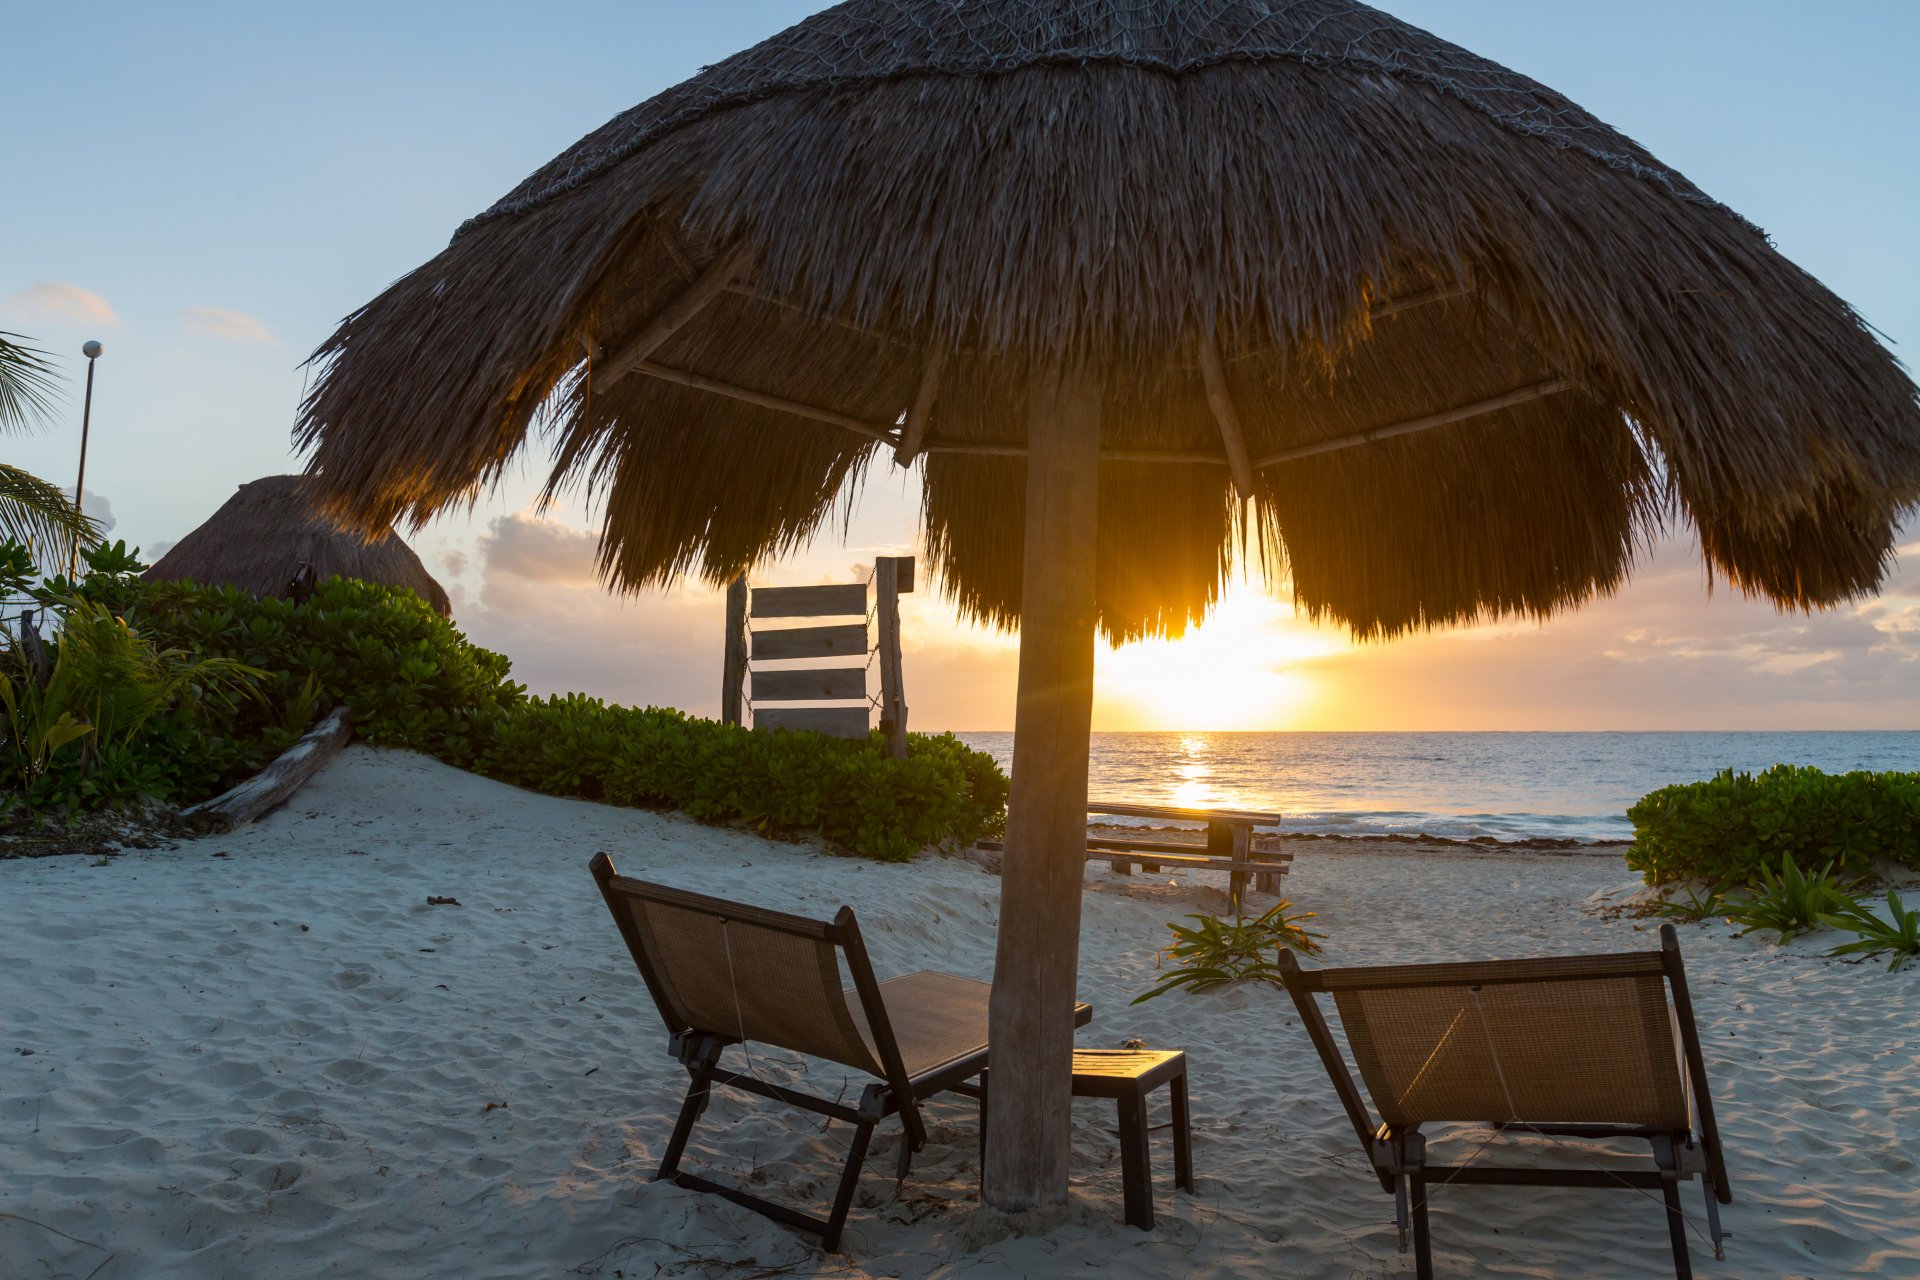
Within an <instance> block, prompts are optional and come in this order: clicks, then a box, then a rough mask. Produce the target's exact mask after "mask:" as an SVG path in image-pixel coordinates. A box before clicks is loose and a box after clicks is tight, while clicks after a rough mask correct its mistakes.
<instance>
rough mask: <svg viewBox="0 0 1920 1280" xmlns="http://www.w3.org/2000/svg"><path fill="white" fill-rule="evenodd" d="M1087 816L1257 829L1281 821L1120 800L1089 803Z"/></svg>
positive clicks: (1233, 811) (1276, 817)
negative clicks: (1178, 820)
mask: <svg viewBox="0 0 1920 1280" xmlns="http://www.w3.org/2000/svg"><path fill="white" fill-rule="evenodd" d="M1087 812H1088V813H1111V814H1117V815H1119V816H1121V817H1128V818H1184V819H1186V820H1187V821H1189V822H1246V823H1251V824H1252V825H1254V826H1256V827H1265V826H1271V825H1273V824H1274V823H1276V822H1278V821H1280V815H1279V814H1277V813H1255V812H1253V811H1252V810H1249V809H1190V808H1186V807H1184V806H1182V805H1173V804H1122V803H1120V802H1119V801H1117V800H1089V801H1087Z"/></svg>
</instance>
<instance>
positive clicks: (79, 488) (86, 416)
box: [67, 338, 106, 578]
mask: <svg viewBox="0 0 1920 1280" xmlns="http://www.w3.org/2000/svg"><path fill="white" fill-rule="evenodd" d="M105 349H106V348H104V347H102V346H101V345H100V342H99V339H97V338H96V339H92V340H90V341H88V342H87V344H86V345H85V346H83V347H81V348H80V354H81V355H83V356H85V357H86V358H87V399H86V403H85V407H83V408H82V409H81V410H80V475H79V478H78V479H76V480H75V481H74V482H73V512H74V514H75V515H79V514H80V508H81V504H82V503H84V502H85V501H86V498H87V433H88V432H89V431H90V430H91V429H92V426H93V362H94V361H96V360H98V359H99V358H100V353H101V352H102V351H104V350H105ZM78 572H80V532H79V530H77V529H76V530H75V531H74V534H73V546H72V548H71V549H70V550H69V552H68V555H67V576H68V577H69V578H71V577H73V576H74V575H75V574H76V573H78Z"/></svg>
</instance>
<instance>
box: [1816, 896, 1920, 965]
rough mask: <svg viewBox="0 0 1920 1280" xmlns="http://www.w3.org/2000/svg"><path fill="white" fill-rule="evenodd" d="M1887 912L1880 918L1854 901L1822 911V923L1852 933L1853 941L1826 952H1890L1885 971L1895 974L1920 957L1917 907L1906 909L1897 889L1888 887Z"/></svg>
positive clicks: (1865, 905)
mask: <svg viewBox="0 0 1920 1280" xmlns="http://www.w3.org/2000/svg"><path fill="white" fill-rule="evenodd" d="M1887 913H1888V915H1889V916H1890V917H1891V918H1890V919H1887V920H1882V919H1881V918H1880V917H1879V916H1877V915H1875V914H1874V913H1873V910H1872V908H1870V907H1868V906H1867V904H1866V903H1864V902H1855V901H1849V902H1848V903H1847V904H1846V906H1844V907H1842V908H1840V909H1838V910H1834V911H1827V912H1822V913H1821V916H1820V920H1821V923H1823V924H1827V925H1831V926H1832V927H1833V928H1835V929H1843V930H1845V931H1846V932H1848V933H1851V934H1854V935H1855V937H1854V940H1853V941H1852V942H1847V943H1842V944H1841V945H1840V946H1837V947H1835V948H1834V949H1833V950H1832V951H1829V952H1828V953H1827V954H1828V955H1834V956H1862V957H1864V956H1877V955H1880V954H1882V953H1885V952H1891V953H1892V959H1891V960H1890V961H1889V962H1888V964H1887V972H1889V973H1898V972H1899V971H1900V970H1901V969H1903V968H1905V967H1906V965H1907V963H1908V962H1909V961H1911V960H1912V959H1914V957H1916V956H1920V907H1916V908H1913V909H1909V908H1908V907H1907V905H1906V904H1905V903H1904V902H1902V901H1901V900H1900V894H1899V893H1898V891H1896V890H1893V889H1889V890H1887Z"/></svg>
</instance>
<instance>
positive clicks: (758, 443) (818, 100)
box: [299, 0, 1920, 1208]
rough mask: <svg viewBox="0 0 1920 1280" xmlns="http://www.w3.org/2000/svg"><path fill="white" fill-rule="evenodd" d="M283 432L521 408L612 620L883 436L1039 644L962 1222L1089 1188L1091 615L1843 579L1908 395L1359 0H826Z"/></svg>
mask: <svg viewBox="0 0 1920 1280" xmlns="http://www.w3.org/2000/svg"><path fill="white" fill-rule="evenodd" d="M317 358H318V359H319V361H320V362H321V363H322V364H323V365H324V369H323V371H322V374H321V376H320V378H319V379H318V381H317V382H316V384H315V386H314V388H313V390H312V393H311V395H310V397H309V399H308V401H307V403H306V405H305V406H304V411H303V417H302V420H301V424H300V428H299V439H300V441H301V442H302V443H303V444H304V445H305V446H306V447H308V448H309V449H311V451H312V452H311V466H312V468H313V470H314V471H315V472H317V473H318V474H320V475H321V476H322V477H323V478H324V479H325V481H326V483H327V484H328V486H329V488H330V490H331V491H332V492H333V493H334V494H335V495H336V496H337V500H338V501H339V502H340V503H342V504H343V507H345V508H347V509H350V510H351V511H352V512H353V513H354V514H355V516H356V518H359V519H362V520H366V521H370V522H372V523H373V524H375V525H380V524H383V523H385V522H387V521H389V520H392V519H395V518H397V517H402V516H405V517H408V518H411V519H413V520H416V521H417V520H424V519H426V518H427V517H429V516H431V515H433V514H434V513H435V512H436V511H439V510H440V509H442V508H443V507H445V506H447V505H448V504H451V503H458V502H462V501H464V500H468V499H470V498H471V497H472V496H473V495H474V494H476V493H477V492H479V491H480V490H481V489H483V488H484V487H485V486H486V485H488V484H489V483H490V482H492V481H493V480H494V479H495V478H496V477H498V476H499V475H500V473H501V471H502V469H503V468H504V467H505V466H506V464H507V462H508V461H509V459H511V458H512V457H513V456H514V455H515V454H516V453H517V452H518V451H519V450H520V448H521V447H522V445H523V444H524V443H525V442H526V439H527V436H528V434H529V429H530V424H531V423H532V422H533V421H534V420H535V418H536V415H537V414H538V413H539V411H540V410H541V409H542V406H546V409H547V412H548V413H549V414H550V415H551V417H552V426H553V429H554V431H555V433H556V440H557V445H556V448H557V458H556V461H555V464H554V468H553V472H552V481H551V483H552V485H554V486H556V487H558V486H562V485H566V484H569V483H575V482H578V483H582V484H584V485H586V486H587V487H588V488H589V489H590V490H591V491H593V492H595V493H596V494H597V495H598V496H599V497H600V499H601V500H602V501H603V502H604V511H605V526H606V527H605V532H604V534H603V536H602V541H601V547H600V562H601V567H602V569H603V570H604V571H605V573H606V575H607V578H608V580H609V581H610V582H611V583H612V584H614V585H615V586H617V587H622V588H628V589H633V588H639V587H644V586H649V585H654V584H659V583H663V582H666V581H668V580H670V579H673V578H674V577H676V576H678V575H680V574H682V573H686V572H689V571H691V572H694V573H697V574H699V575H700V576H702V577H703V578H705V579H706V580H708V581H710V582H714V583H718V582H720V581H723V580H725V579H727V578H729V577H730V576H732V575H734V574H736V573H738V572H740V571H741V570H743V569H745V568H746V567H747V566H748V565H749V564H751V563H753V562H754V561H756V560H759V559H762V558H766V557H772V556H777V555H779V554H781V553H783V552H785V551H788V550H789V549H791V548H794V547H796V546H798V545H800V544H801V543H802V542H804V541H805V540H806V539H807V538H808V537H809V536H810V535H811V534H812V533H813V532H814V531H815V530H816V529H817V528H818V527H819V525H820V523H821V521H822V519H823V517H824V516H825V514H826V513H827V512H828V511H829V509H830V508H831V506H832V504H833V501H834V497H835V495H836V494H838V493H840V492H841V491H842V490H843V489H844V488H846V486H848V485H849V484H850V483H851V482H853V481H855V480H857V478H858V477H859V476H860V474H861V472H862V470H863V469H864V468H865V467H866V466H867V465H868V463H869V462H870V461H871V459H872V458H873V457H874V455H875V453H876V452H877V451H879V450H881V449H884V450H887V451H889V452H890V453H891V456H892V458H893V459H894V461H895V462H896V463H898V464H901V465H906V464H910V463H918V465H920V466H922V467H923V468H924V493H925V510H924V517H925V534H926V540H927V550H928V554H929V557H930V559H931V560H932V561H933V562H934V565H935V567H936V568H937V570H938V571H939V572H940V573H941V575H942V576H943V578H944V581H945V583H946V585H947V588H948V589H949V590H950V591H951V592H953V593H954V595H955V596H956V598H957V599H958V601H959V603H960V605H961V607H962V609H963V610H964V611H965V612H966V613H967V614H969V615H971V616H973V617H976V618H983V619H986V620H989V621H992V622H996V623H1000V624H1003V625H1011V624H1013V623H1014V622H1016V621H1018V622H1019V623H1020V624H1021V627H1022V642H1021V650H1020V676H1019V679H1020V686H1019V696H1018V703H1017V711H1016V730H1017V740H1016V745H1015V748H1014V766H1013V800H1012V805H1011V812H1010V815H1009V820H1008V833H1007V859H1006V871H1005V880H1004V896H1003V902H1002V915H1001V926H1000V930H1001V931H1000V940H999V951H998V959H997V966H996V970H995V985H994V996H993V1006H992V1030H993V1041H994V1074H995V1079H996V1086H995V1094H996V1105H995V1107H994V1108H993V1113H992V1115H993V1118H992V1132H991V1133H990V1135H989V1140H990V1149H989V1153H988V1167H987V1196H988V1199H989V1201H990V1202H992V1203H994V1204H996V1205H999V1206H1001V1207H1004V1208H1020V1207H1025V1206H1029V1205H1035V1204H1042V1203H1047V1202H1054V1201H1058V1200H1061V1199H1063V1198H1064V1196H1065V1189H1066V1158H1067V1120H1068V1097H1067V1089H1068V1073H1067V1061H1068V1054H1069V1046H1070V1042H1071V1035H1072V1033H1071V1030H1070V1020H1069V1007H1070V1004H1071V1002H1072V998H1073V989H1074V976H1075V963H1076V955H1077V932H1078V921H1079V909H1080V908H1079V904H1080V884H1081V862H1082V849H1083V845H1082V843H1081V842H1082V840H1083V839H1084V837H1085V820H1086V814H1085V811H1084V808H1083V801H1084V799H1085V794H1086V764H1087V748H1088V720H1089V714H1090V708H1091V701H1092V673H1093V652H1094V643H1095V631H1096V627H1098V628H1102V629H1104V630H1105V632H1106V633H1107V634H1108V635H1109V636H1110V637H1112V638H1114V639H1116V640H1120V639H1126V638H1130V637H1134V636H1140V635H1146V634H1178V633H1179V632H1180V631H1181V630H1182V629H1183V628H1184V627H1185V626H1186V624H1187V623H1188V622H1189V621H1191V620H1193V619H1195V618H1197V617H1198V616H1200V615H1201V614H1202V613H1204V611H1205V610H1206V609H1207V607H1208V605H1209V604H1210V603H1211V602H1212V601H1213V599H1214V598H1215V595H1216V593H1217V591H1218V589H1219V583H1220V581H1221V578H1222V575H1223V573H1224V572H1225V571H1226V570H1227V569H1228V568H1229V567H1230V565H1231V564H1232V563H1233V562H1234V561H1235V560H1236V559H1237V558H1239V557H1243V556H1246V557H1251V558H1252V559H1254V560H1255V561H1256V562H1257V564H1258V566H1259V567H1260V568H1261V569H1263V570H1264V572H1265V574H1266V577H1267V580H1268V581H1269V582H1273V583H1281V582H1290V585H1291V589H1292V591H1293V593H1294V596H1295V598H1296V599H1297V600H1298V601H1299V603H1300V604H1301V605H1302V606H1303V607H1304V608H1305V609H1306V611H1307V612H1308V613H1309V614H1311V615H1313V616H1315V617H1319V618H1332V619H1338V620H1340V621H1342V622H1344V623H1346V624H1347V625H1348V626H1350V627H1351V628H1352V629H1353V630H1354V631H1355V632H1356V633H1358V634H1359V635H1362V636H1369V637H1388V636H1393V635H1396V634H1399V633H1401V632H1405V631H1407V630H1410V629H1417V628H1425V627H1433V626H1437V625H1442V624H1447V623H1454V622H1464V621H1469V620H1473V619H1478V618H1487V617H1495V616H1505V615H1526V616H1533V617H1542V616H1545V615H1547V614H1549V613H1551V612H1553V611H1554V610H1557V609H1561V608H1564V607H1567V606H1571V605H1574V604H1577V603H1579V602H1581V601H1584V600H1587V599H1589V598H1591V597H1593V596H1594V595H1596V594H1600V593H1605V592H1608V591H1611V590H1613V589H1614V588H1616V587H1617V586H1618V585H1619V584H1620V583H1621V582H1622V581H1624V579H1625V577H1626V575H1627V572H1628V567H1629V562H1630V559H1631V556H1632V553H1633V552H1634V550H1635V549H1636V548H1637V547H1638V546H1640V545H1643V544H1644V542H1645V541H1646V540H1647V539H1649V538H1651V537H1652V536H1653V535H1654V534H1656V533H1657V532H1658V531H1659V530H1661V529H1662V528H1663V527H1664V525H1665V524H1666V522H1667V521H1668V519H1669V517H1682V518H1684V519H1686V520H1688V521H1690V522H1691V523H1692V524H1693V526H1694V527H1695V528H1696V529H1697V530H1698V531H1699V534H1700V541H1701V545H1702V550H1703V554H1704V557H1705V560H1706V563H1707V565H1708V566H1709V568H1710V570H1711V571H1712V572H1713V573H1714V574H1715V575H1718V576H1722V577H1724V578H1725V579H1727V580H1728V581H1730V582H1731V583H1733V584H1734V585H1735V586H1736V587H1738V588H1739V589H1742V590H1744V591H1747V592H1750V593H1754V594H1758V595H1762V596H1765V597H1768V598H1770V599H1772V600H1774V601H1776V602H1778V603H1779V604H1781V605H1782V606H1791V607H1813V606H1818V605H1826V604H1830V603H1833V602H1836V601H1840V600H1845V599H1848V598H1851V597H1855V596H1859V595H1861V594H1863V593H1867V592H1870V591H1871V590H1872V589H1873V588H1874V586H1875V585H1876V584H1877V583H1878V581H1879V580H1880V578H1881V576H1882V574H1883V572H1884V571H1885V569H1886V567H1887V565H1888V562H1889V558H1890V554H1891V551H1890V548H1891V546H1892V540H1893V530H1894V527H1895V524H1896V522H1897V520H1898V519H1899V518H1900V516H1901V515H1902V514H1903V513H1904V512H1905V511H1906V510H1908V509H1909V508H1910V507H1911V505H1912V504H1913V503H1914V501H1915V499H1916V496H1920V410H1917V409H1916V402H1915V389H1914V387H1913V385H1912V383H1911V382H1909V381H1908V379H1907V378H1906V377H1905V375H1904V374H1903V373H1902V371H1901V369H1900V368H1899V366H1898V365H1897V364H1896V363H1895V361H1894V360H1893V359H1892V358H1891V357H1890V356H1889V354H1888V353H1887V352H1886V350H1885V349H1883V348H1882V347H1881V346H1880V345H1879V344H1878V343H1877V342H1876V341H1875V340H1874V339H1873V337H1872V336H1871V335H1870V334H1869V333H1868V331H1867V330H1866V329H1865V328H1864V327H1863V325H1862V324H1861V322H1860V320H1859V319H1858V318H1857V317H1856V316H1855V315H1854V314H1853V312H1852V311H1851V310H1849V308H1848V307H1847V306H1846V304H1845V303H1843V302H1842V301H1841V300H1840V299H1838V298H1837V297H1835V296H1834V295H1833V294H1832V293H1830V292H1829V291H1828V290H1826V289H1825V288H1824V287H1822V286H1821V285H1820V284H1819V283H1818V282H1817V281H1815V280H1813V279H1812V278H1811V277H1809V276H1808V275H1806V274H1805V273H1804V272H1802V271H1800V270H1799V269H1798V268H1796V267H1795V266H1794V265H1793V264H1792V263H1790V262H1788V261H1787V260H1786V259H1785V258H1783V257H1781V256H1780V254H1778V253H1777V252H1776V251H1775V250H1774V249H1773V248H1772V246H1771V245H1769V243H1768V242H1767V240H1766V238H1765V237H1764V236H1763V235H1762V234H1761V233H1760V232H1759V231H1758V230H1756V229H1755V228H1754V227H1752V226H1750V225H1749V224H1747V223H1746V222H1744V221H1742V220H1741V219H1740V218H1739V217H1738V216H1737V215H1735V214H1733V213H1732V212H1730V211H1729V210H1727V209H1726V208H1724V207H1722V206H1721V205H1719V204H1716V203H1715V202H1714V201H1713V200H1711V199H1710V198H1708V197H1707V196H1706V195H1704V194H1703V193H1702V192H1701V191H1699V190H1698V189H1697V188H1696V187H1695V186H1694V185H1693V184H1692V183H1690V182H1688V181H1687V180H1686V179H1685V178H1684V177H1682V176H1681V175H1679V174H1678V173H1675V172H1674V171H1673V170H1671V169H1669V168H1667V167H1666V166H1664V165H1662V164H1661V163H1660V162H1659V161H1657V160H1656V159H1654V158H1653V157H1652V156H1651V155H1649V154H1648V153H1647V152H1646V151H1644V150H1643V149H1641V148H1640V147H1639V146H1637V145H1636V144H1634V143H1633V142H1631V141H1629V140H1628V139H1626V138H1624V137H1622V136H1620V135H1619V134H1618V133H1616V132H1614V131H1613V130H1612V129H1610V128H1608V127H1607V126H1606V125H1604V124H1602V123H1601V122H1599V121H1598V120H1596V119H1594V118H1593V117H1592V116H1590V115H1588V114H1587V113H1586V112H1584V111H1582V110H1581V109H1580V108H1579V107H1577V106H1575V105H1574V104H1573V103H1571V102H1569V101H1567V100H1566V99H1565V98H1563V97H1561V96H1560V95H1559V94H1557V93H1554V92H1553V91H1552V90H1550V89H1547V88H1545V87H1544V86H1542V85H1539V84H1537V83H1535V82H1533V81H1531V80H1529V79H1527V78H1526V77H1524V76H1521V75H1518V74H1515V73H1514V72H1511V71H1508V70H1506V69H1505V68H1502V67H1500V66H1497V65H1495V64H1493V63H1490V62H1488V61H1486V60H1485V59H1483V58H1479V57H1476V56H1474V55H1473V54H1471V53H1469V52H1467V51H1466V50H1463V49H1460V48H1457V47H1455V46H1453V45H1450V44H1447V43H1446V42H1444V41H1441V40H1438V39H1436V38H1434V37H1433V36H1431V35H1428V34H1427V33H1425V32H1422V31H1420V30H1417V29H1415V28H1413V27H1409V26H1407V25H1406V24H1404V23H1401V22H1398V21H1396V20H1394V19H1393V18H1391V17H1388V16H1387V15H1385V14H1382V13H1380V12H1378V11H1376V10H1373V9H1369V8H1367V7H1365V6H1364V5H1360V4H1356V3H1352V0H1208V2H1207V3H1195V2H1193V0H976V2H973V3H954V2H953V0H851V2H850V3H846V4H842V5H839V6H837V7H835V8H833V9H830V10H828V11H826V12H824V13H821V14H819V15H817V16H815V17H813V18H810V19H808V20H807V21H805V22H802V23H801V24H799V25H798V26H796V27H793V28H792V29H790V30H788V31H785V32H783V33H781V34H780V35H778V36H775V37H774V38H773V39H771V40H768V41H766V42H765V43H763V44H760V45H757V46H755V47H753V48H751V49H748V50H747V51H745V52H743V53H740V54H738V55H736V56H734V57H732V58H729V59H727V60H726V61H724V62H721V63H718V64H717V65H715V66H712V67H709V68H707V69H705V70H703V71H702V72H701V73H700V74H699V75H697V76H695V77H694V78H693V79H691V80H689V81H687V82H686V83H684V84H681V85H678V86H676V87H674V88H672V89H669V90H667V91H666V92H665V93H662V94H660V95H658V96H657V97H654V98H652V99H650V100H648V101H647V102H644V103H642V104H641V105H640V106H638V107H635V108H634V109H633V110H631V111H629V112H626V113H625V114H623V115H620V116H618V117H616V118H615V119H613V120H612V121H609V122H608V123H607V124H605V125H604V126H602V127H601V128H599V129H598V130H596V131H594V132H593V133H591V134H589V135H588V136H587V137H585V138H584V139H582V140H581V141H580V142H579V143H578V144H576V145H575V146H574V147H573V148H571V149H570V150H568V151H567V152H566V153H565V154H563V155H561V156H560V157H559V158H558V159H556V160H554V161H553V162H552V163H551V164H549V165H547V166H546V167H545V168H543V169H541V170H539V171H538V172H536V173H535V174H534V175H533V176H532V177H530V178H528V179H527V180H526V181H525V182H523V183H521V184H520V186H519V187H517V188H516V189H515V190H514V191H513V192H511V193H510V194H509V195H508V196H507V197H506V198H505V199H503V200H501V201H500V202H499V203H498V204H497V205H495V206H494V207H493V208H491V209H489V210H487V211H486V212H485V213H483V214H482V215H480V216H479V217H478V218H475V219H474V220H472V221H471V222H469V223H468V224H467V225H466V226H464V227H462V228H461V229H460V231H459V232H458V234H457V235H456V236H455V237H454V239H453V242H452V244H451V245H449V246H448V248H447V249H446V250H445V251H443V252H442V253H441V254H440V255H439V256H437V257H435V258H434V259H433V260H432V261H430V262H428V263H427V264H426V265H424V266H423V267H421V268H419V269H418V270H417V271H415V272H413V273H412V274H411V275H408V276H407V277H405V278H404V279H402V280H400V281H399V282H398V283H396V284H394V285H393V286H392V287H391V288H389V289H388V290H387V291H386V292H385V293H383V294H381V295H380V296H379V297H378V298H376V299H375V300H374V301H372V302H371V303H369V304H368V305H367V306H366V307H365V308H363V309H362V310H360V311H358V312H356V313H355V314H354V315H352V316H351V317H349V318H348V319H347V320H346V321H345V322H344V323H343V324H342V325H341V327H340V329H339V331H338V332H337V333H335V334H334V335H333V337H332V338H330V339H329V340H328V341H327V342H326V344H325V345H324V346H322V347H321V348H320V350H319V352H318V353H317Z"/></svg>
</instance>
